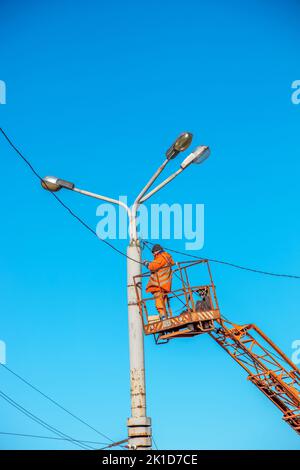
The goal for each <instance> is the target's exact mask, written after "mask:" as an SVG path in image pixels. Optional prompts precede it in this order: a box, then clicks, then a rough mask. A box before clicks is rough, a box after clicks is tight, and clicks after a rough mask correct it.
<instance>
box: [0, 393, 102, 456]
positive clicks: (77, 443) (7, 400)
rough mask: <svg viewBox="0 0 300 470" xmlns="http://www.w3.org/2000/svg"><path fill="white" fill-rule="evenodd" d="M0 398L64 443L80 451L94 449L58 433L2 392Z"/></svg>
mask: <svg viewBox="0 0 300 470" xmlns="http://www.w3.org/2000/svg"><path fill="white" fill-rule="evenodd" d="M0 397H1V398H3V400H5V401H6V402H8V403H9V404H10V405H11V406H13V407H14V408H16V409H17V410H18V411H20V412H21V413H22V414H24V415H25V416H27V417H28V418H30V419H31V420H32V421H34V422H36V423H37V424H39V425H40V426H42V427H44V428H45V429H47V430H48V431H51V432H53V433H54V434H56V435H58V436H60V437H64V438H65V440H66V441H69V442H71V443H73V444H75V445H76V446H78V447H81V448H82V449H85V450H87V449H91V450H94V447H91V446H90V445H88V444H80V443H79V442H77V441H76V440H75V439H73V437H71V436H69V435H68V434H65V433H64V432H62V431H60V430H59V429H57V428H55V427H54V426H52V425H51V424H49V423H47V422H46V421H44V420H42V419H41V418H39V417H38V416H36V415H34V414H33V413H31V411H29V410H27V409H26V408H24V407H23V406H22V405H20V404H19V403H17V402H16V401H15V400H13V399H12V398H10V397H9V396H8V395H7V394H5V393H4V392H3V391H2V390H0Z"/></svg>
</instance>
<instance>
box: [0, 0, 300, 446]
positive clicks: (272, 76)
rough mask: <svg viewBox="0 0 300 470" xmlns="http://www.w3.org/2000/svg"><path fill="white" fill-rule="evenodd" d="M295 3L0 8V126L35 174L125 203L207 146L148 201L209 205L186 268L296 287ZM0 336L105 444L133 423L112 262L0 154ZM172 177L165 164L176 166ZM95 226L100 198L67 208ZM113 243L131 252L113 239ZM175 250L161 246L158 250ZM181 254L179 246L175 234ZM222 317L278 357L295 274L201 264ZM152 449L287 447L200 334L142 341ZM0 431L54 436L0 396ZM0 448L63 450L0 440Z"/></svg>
mask: <svg viewBox="0 0 300 470" xmlns="http://www.w3.org/2000/svg"><path fill="white" fill-rule="evenodd" d="M299 13H300V11H299V4H297V2H296V1H294V2H293V1H272V2H271V1H267V0H264V1H261V0H260V1H258V0H256V1H246V2H238V1H228V2H224V1H223V2H222V1H214V0H213V1H212V0H210V1H202V2H198V1H195V0H194V1H190V0H187V1H186V2H184V3H181V2H177V1H169V0H168V1H164V2H160V1H156V0H155V1H151V2H137V1H128V2H121V1H113V2H96V1H90V2H83V1H76V2H71V1H64V2H58V1H56V0H52V1H51V2H50V1H45V2H39V3H38V2H34V1H28V2H26V3H24V2H21V1H16V0H12V1H10V2H8V1H6V2H5V1H3V2H1V29H0V43H1V55H0V57H1V67H0V79H1V80H5V82H6V84H7V104H6V105H1V106H0V122H1V126H2V127H4V129H5V130H6V131H7V132H8V133H9V135H10V136H11V137H12V138H13V139H14V141H15V142H16V143H17V145H18V146H19V147H20V148H21V149H22V150H23V152H24V153H25V155H27V156H28V157H29V158H30V159H31V161H32V163H33V164H34V165H35V166H36V167H37V169H38V170H39V171H40V172H41V173H42V174H43V175H44V174H45V175H46V174H57V175H60V176H62V177H65V178H66V179H70V180H74V181H75V182H77V183H78V184H79V185H81V186H82V187H86V188H88V189H90V190H94V191H98V192H102V193H104V194H109V195H111V196H115V197H118V196H119V195H120V194H121V195H128V197H129V198H130V199H132V198H133V197H134V196H135V195H136V193H137V191H138V190H139V189H140V188H141V185H142V183H144V182H145V181H146V180H147V175H149V176H150V175H151V173H152V172H153V171H154V169H155V168H156V167H157V166H158V164H159V163H160V162H161V160H162V152H163V151H164V150H165V149H166V148H167V146H168V145H169V144H170V142H171V141H172V139H173V138H174V137H175V136H176V135H177V134H178V133H179V132H180V131H182V130H185V129H187V130H191V131H192V132H193V133H194V135H195V140H196V141H197V142H198V143H203V144H209V145H210V147H211V150H212V156H211V159H210V160H208V161H207V162H206V163H205V165H203V166H201V167H195V168H191V169H189V170H188V171H186V172H185V174H183V175H182V176H181V177H180V179H179V178H178V179H177V180H176V181H175V182H174V183H173V184H172V185H170V186H169V187H168V188H167V189H165V190H164V192H163V193H160V195H159V196H157V197H156V198H155V202H167V203H172V202H178V203H196V202H197V203H203V204H205V211H206V212H205V246H204V248H203V250H201V252H200V253H199V254H200V255H201V256H210V257H214V258H221V259H224V260H228V261H232V262H235V263H241V264H246V265H250V266H253V267H257V268H262V269H265V270H273V271H277V272H287V273H289V272H290V273H292V274H298V275H299V274H300V267H299V264H300V252H299V230H300V221H299V169H300V165H299V161H300V150H299V123H300V106H296V105H293V104H292V103H291V83H292V82H293V81H294V80H297V79H300V67H299V39H300V37H299V36H300V33H299V21H298V19H299ZM0 155H1V175H2V178H1V188H0V191H1V201H2V203H1V218H2V230H1V233H0V242H1V243H0V257H1V258H0V259H1V270H0V276H1V277H0V309H1V322H0V339H2V340H4V341H5V342H6V344H7V365H8V366H9V367H11V368H12V369H13V370H15V371H17V372H18V373H20V374H21V375H23V376H24V377H26V378H28V379H29V380H30V381H32V382H33V383H34V384H35V385H37V386H39V387H40V388H41V389H42V390H43V391H44V392H46V393H48V394H50V395H51V396H52V397H54V398H55V399H57V400H58V401H59V402H60V403H62V404H64V405H65V406H67V407H68V408H69V409H71V410H72V411H74V412H75V413H77V414H78V415H79V416H82V417H83V418H85V419H86V420H87V421H88V422H89V423H91V424H92V425H94V426H95V427H97V428H98V429H99V430H101V431H103V432H104V433H106V434H108V435H109V436H111V437H112V439H116V440H117V439H122V438H124V437H126V427H125V426H126V417H127V416H128V414H129V392H128V331H127V313H126V290H125V279H126V266H125V262H124V259H122V258H121V257H120V256H119V255H117V254H115V253H114V252H112V251H111V250H110V249H108V248H106V247H105V246H104V245H103V244H101V242H99V241H97V239H96V238H95V239H94V238H93V237H92V236H91V235H90V234H89V233H88V232H87V231H85V230H84V229H83V228H81V227H80V225H79V224H77V223H76V222H75V221H74V220H73V219H72V218H71V217H69V216H68V215H67V214H66V213H65V212H64V210H63V209H62V208H60V207H59V206H58V205H57V204H56V203H55V201H54V200H53V199H52V198H51V197H50V196H49V195H48V194H47V193H46V192H43V191H42V190H41V189H40V187H39V185H38V184H37V182H36V180H35V179H34V178H33V176H32V174H31V173H30V172H29V171H28V169H27V168H26V167H25V166H24V164H23V163H22V162H21V161H20V160H18V158H17V157H16V155H15V154H14V153H13V152H12V151H11V149H10V148H9V147H8V146H7V144H6V142H5V141H4V140H3V139H1V141H0ZM173 165H174V168H175V167H176V162H174V163H173ZM62 197H63V199H64V201H66V202H67V203H68V204H70V205H71V207H72V208H73V209H74V210H76V211H77V212H78V213H79V214H80V215H81V216H82V217H83V218H84V219H85V220H87V221H88V222H89V223H90V224H91V225H92V226H93V227H95V226H96V223H97V221H98V219H97V218H96V215H95V210H96V206H97V204H96V203H95V201H93V200H88V199H84V198H83V197H79V196H77V195H75V194H72V193H65V194H63V195H62ZM115 243H116V245H117V246H118V247H119V248H121V249H125V246H126V242H125V241H124V240H123V241H118V240H117V241H116V242H115ZM169 244H170V242H169ZM171 244H172V246H173V247H174V248H177V249H183V248H184V241H178V240H176V242H175V241H174V242H173V241H171ZM213 272H214V276H215V282H216V284H217V291H218V296H219V302H220V305H221V308H222V311H223V313H224V314H225V315H226V316H228V317H229V318H230V319H231V320H233V321H235V322H238V323H243V322H245V323H248V322H255V323H257V324H258V325H259V326H260V327H261V328H262V329H263V330H264V331H265V332H266V333H267V334H268V335H270V337H271V338H272V339H273V340H274V341H276V342H277V343H278V345H279V346H280V347H282V348H283V349H284V350H285V352H286V353H287V354H288V355H289V356H291V354H292V348H291V344H292V341H294V340H295V339H300V328H299V307H300V298H299V286H300V285H299V281H293V280H284V279H276V278H268V277H264V276H259V275H255V274H251V273H247V272H242V271H238V270H234V269H231V268H225V267H222V266H213ZM145 344H146V362H147V389H148V403H149V415H150V416H152V418H153V432H154V436H155V439H156V441H157V444H158V446H159V447H160V448H169V449H174V448H178V449H180V448H194V449H262V448H264V449H278V448H280V449H299V436H297V435H296V434H295V433H294V432H293V431H292V430H291V429H290V428H289V426H287V425H285V424H284V423H283V422H282V421H281V415H280V413H279V412H278V411H277V409H275V407H274V406H273V405H272V404H271V403H270V402H269V401H268V400H267V399H266V398H265V397H264V396H263V395H262V394H261V393H260V392H259V391H257V390H256V389H255V387H254V386H253V385H251V384H250V383H249V382H247V380H246V375H245V374H244V372H243V371H242V370H240V369H239V367H238V366H237V365H236V364H235V363H233V362H232V360H231V359H230V358H229V356H228V357H227V355H226V353H225V352H223V351H222V350H221V349H220V348H219V347H218V346H217V345H216V344H215V343H213V342H212V340H211V339H210V338H209V337H206V336H205V335H204V336H202V337H198V338H196V339H189V340H177V341H173V342H171V343H170V344H169V345H168V346H164V347H156V346H155V345H154V342H153V340H152V338H147V339H146V342H145ZM0 383H1V387H0V388H1V389H3V391H4V392H5V393H8V394H9V395H10V396H11V397H12V398H14V399H15V400H16V401H18V402H20V403H21V404H22V405H23V406H25V407H27V408H28V409H29V410H31V411H32V412H33V413H35V414H37V415H38V416H40V417H41V418H43V419H45V420H46V421H48V422H50V423H51V424H52V425H54V426H57V427H58V428H60V429H62V430H63V431H64V432H66V433H69V434H72V435H73V436H75V437H77V438H79V439H92V440H97V434H95V433H93V432H92V431H89V430H88V429H87V428H85V427H84V426H83V425H80V424H79V423H76V422H74V421H73V420H72V419H71V418H69V417H67V416H66V415H65V414H64V413H62V412H60V411H58V410H56V409H55V408H54V407H53V406H51V404H49V403H47V402H46V401H45V400H43V399H42V398H41V397H39V396H38V395H36V394H35V393H34V392H33V391H32V390H29V389H28V388H26V387H25V386H23V385H22V384H21V383H20V382H18V381H17V380H16V379H14V378H12V377H10V376H9V374H8V373H7V372H6V371H5V370H3V369H2V370H0ZM0 410H1V426H0V431H1V432H17V433H18V432H20V433H22V432H25V433H32V434H44V435H51V433H49V432H48V431H45V430H43V429H42V428H40V427H39V426H38V425H37V424H34V423H32V422H31V421H30V420H29V419H28V418H26V417H25V416H22V415H20V414H19V412H18V411H16V410H14V409H13V408H11V407H10V405H8V404H6V403H5V402H4V401H3V402H2V401H1V402H0ZM0 447H1V448H2V449H9V448H17V449H22V448H26V449H30V448H73V446H72V445H69V444H68V443H59V442H58V443H56V442H51V441H46V440H45V441H39V440H34V439H29V438H21V437H19V438H18V437H8V436H0Z"/></svg>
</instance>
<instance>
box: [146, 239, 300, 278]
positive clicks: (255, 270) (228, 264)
mask: <svg viewBox="0 0 300 470" xmlns="http://www.w3.org/2000/svg"><path fill="white" fill-rule="evenodd" d="M143 242H144V243H149V244H150V245H154V243H152V242H150V241H149V240H143ZM164 248H165V249H166V250H167V251H170V252H171V253H177V254H179V255H183V256H187V257H188V258H193V259H199V260H202V261H203V260H207V261H210V262H212V263H218V264H223V265H227V266H231V267H233V268H237V269H242V270H244V271H251V272H254V273H257V274H264V275H267V276H275V277H285V278H291V279H300V276H297V275H294V274H280V273H274V272H271V271H262V270H260V269H254V268H249V267H246V266H241V265H239V264H235V263H231V262H228V261H222V260H218V259H214V258H207V257H205V258H203V257H200V256H197V255H192V254H190V253H186V252H182V251H179V250H174V249H172V248H169V247H167V246H165V245H164Z"/></svg>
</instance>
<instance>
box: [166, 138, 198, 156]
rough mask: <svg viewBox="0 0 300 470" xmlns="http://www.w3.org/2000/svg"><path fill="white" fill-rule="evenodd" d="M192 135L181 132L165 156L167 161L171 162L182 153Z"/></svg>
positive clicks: (188, 144)
mask: <svg viewBox="0 0 300 470" xmlns="http://www.w3.org/2000/svg"><path fill="white" fill-rule="evenodd" d="M192 139H193V134H191V133H190V132H182V134H180V135H179V136H178V137H177V139H176V140H175V142H173V144H172V145H171V147H170V148H169V149H168V150H167V152H166V156H167V159H168V160H172V159H173V158H175V157H176V155H178V154H179V153H180V152H184V150H186V149H187V148H188V147H189V146H190V145H191V142H192Z"/></svg>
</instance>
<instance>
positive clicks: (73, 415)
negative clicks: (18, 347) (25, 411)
mask: <svg viewBox="0 0 300 470" xmlns="http://www.w3.org/2000/svg"><path fill="white" fill-rule="evenodd" d="M0 364H1V366H2V367H3V368H4V369H6V370H7V371H8V372H10V373H11V374H12V375H14V376H15V377H17V378H18V379H19V380H21V381H22V382H23V383H25V384H26V385H28V386H29V387H30V388H32V389H33V390H35V391H36V392H37V393H39V394H40V395H41V396H43V397H44V398H46V399H47V400H48V401H50V402H51V403H53V404H54V405H55V406H57V407H58V408H60V409H61V410H63V411H64V412H65V413H67V414H68V415H70V416H72V417H73V418H74V419H76V420H77V421H79V422H80V423H82V424H84V425H85V426H87V427H88V428H90V429H91V430H93V431H95V432H96V433H97V434H99V435H100V436H101V437H104V438H105V439H107V440H108V441H110V442H114V441H113V439H111V438H110V437H108V436H106V435H105V434H104V433H103V432H101V431H99V430H98V429H97V428H95V427H94V426H91V425H90V424H89V423H87V422H86V421H85V420H83V419H82V418H80V417H79V416H77V415H75V414H74V413H72V412H71V411H70V410H68V409H67V408H65V407H64V406H62V405H60V404H59V403H58V402H57V401H56V400H54V399H53V398H51V397H50V396H49V395H47V394H46V393H44V392H42V391H41V390H40V389H39V388H37V387H36V386H35V385H33V384H32V383H31V382H29V381H28V380H26V379H24V377H22V376H21V375H19V374H17V373H16V372H14V371H13V370H12V369H10V368H9V367H8V366H7V365H5V364H2V363H0Z"/></svg>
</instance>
